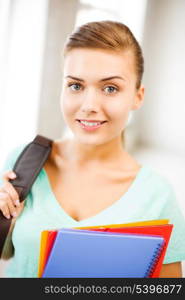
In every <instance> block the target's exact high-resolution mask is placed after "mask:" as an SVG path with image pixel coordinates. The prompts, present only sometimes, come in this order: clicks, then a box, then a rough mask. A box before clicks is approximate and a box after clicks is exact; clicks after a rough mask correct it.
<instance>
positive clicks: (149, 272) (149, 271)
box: [144, 241, 165, 278]
mask: <svg viewBox="0 0 185 300" xmlns="http://www.w3.org/2000/svg"><path fill="white" fill-rule="evenodd" d="M164 245H165V241H163V243H162V244H158V247H157V248H156V250H155V252H154V255H153V257H152V261H151V263H150V266H149V267H148V269H147V270H146V273H145V276H144V278H150V277H151V276H152V274H153V272H154V270H155V267H156V264H157V262H158V259H159V257H160V255H161V252H162V250H163V248H164Z"/></svg>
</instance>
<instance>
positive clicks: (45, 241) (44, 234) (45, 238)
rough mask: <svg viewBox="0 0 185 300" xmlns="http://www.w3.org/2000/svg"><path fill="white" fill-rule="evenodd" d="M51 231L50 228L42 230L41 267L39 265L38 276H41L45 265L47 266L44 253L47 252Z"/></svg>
mask: <svg viewBox="0 0 185 300" xmlns="http://www.w3.org/2000/svg"><path fill="white" fill-rule="evenodd" d="M48 235H49V232H48V230H43V231H42V232H41V241H40V256H39V267H38V277H41V275H42V272H43V269H44V266H45V263H46V262H45V256H44V255H43V254H44V252H45V247H46V244H47V238H48Z"/></svg>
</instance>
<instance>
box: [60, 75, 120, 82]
mask: <svg viewBox="0 0 185 300" xmlns="http://www.w3.org/2000/svg"><path fill="white" fill-rule="evenodd" d="M65 78H71V79H74V80H78V81H82V82H84V80H83V79H81V78H77V77H74V76H71V75H68V76H66V77H65ZM110 79H121V80H124V81H125V79H124V78H123V77H121V76H111V77H106V78H102V79H100V80H99V81H107V80H110Z"/></svg>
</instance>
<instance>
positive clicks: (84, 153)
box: [67, 137, 126, 166]
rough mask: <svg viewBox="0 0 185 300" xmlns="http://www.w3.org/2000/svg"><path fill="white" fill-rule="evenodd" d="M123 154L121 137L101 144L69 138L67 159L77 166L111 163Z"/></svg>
mask: <svg viewBox="0 0 185 300" xmlns="http://www.w3.org/2000/svg"><path fill="white" fill-rule="evenodd" d="M124 154H125V155H126V152H125V151H124V149H123V145H122V141H121V137H119V138H115V139H113V140H111V141H109V142H107V143H105V144H101V145H89V144H83V143H80V142H78V141H77V140H70V141H69V144H68V150H67V157H68V161H69V162H71V163H74V164H75V165H78V166H87V165H90V164H94V163H97V164H100V163H104V162H106V163H107V162H110V163H111V162H114V161H118V160H119V158H121V157H123V155H124Z"/></svg>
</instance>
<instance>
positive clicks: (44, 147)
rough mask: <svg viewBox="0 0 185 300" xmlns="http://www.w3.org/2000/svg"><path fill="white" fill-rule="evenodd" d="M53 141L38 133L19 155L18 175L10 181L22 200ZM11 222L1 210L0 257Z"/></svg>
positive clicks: (17, 163) (16, 169) (15, 166)
mask: <svg viewBox="0 0 185 300" xmlns="http://www.w3.org/2000/svg"><path fill="white" fill-rule="evenodd" d="M52 142H53V141H52V140H51V139H49V138H47V137H44V136H42V135H37V136H36V137H35V138H34V140H33V141H32V142H31V143H29V144H28V145H27V146H26V147H25V148H24V149H23V151H22V152H21V154H20V155H19V157H18V159H17V161H16V163H15V165H14V167H13V171H14V172H15V173H16V175H17V177H16V178H15V179H10V180H9V182H11V184H12V185H13V186H14V188H15V189H16V191H17V193H18V195H19V199H20V201H21V202H22V201H24V200H25V199H26V197H27V195H28V193H29V191H30V189H31V187H32V185H33V183H34V182H35V180H36V178H37V176H38V174H39V172H40V171H41V169H42V167H43V165H44V163H45V161H46V160H47V158H48V156H49V154H50V152H51V149H52ZM11 222H12V219H11V218H10V219H7V218H6V217H5V216H4V215H3V214H2V212H0V257H1V255H2V251H3V247H4V244H5V241H6V238H7V236H8V233H9V229H10V226H11Z"/></svg>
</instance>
